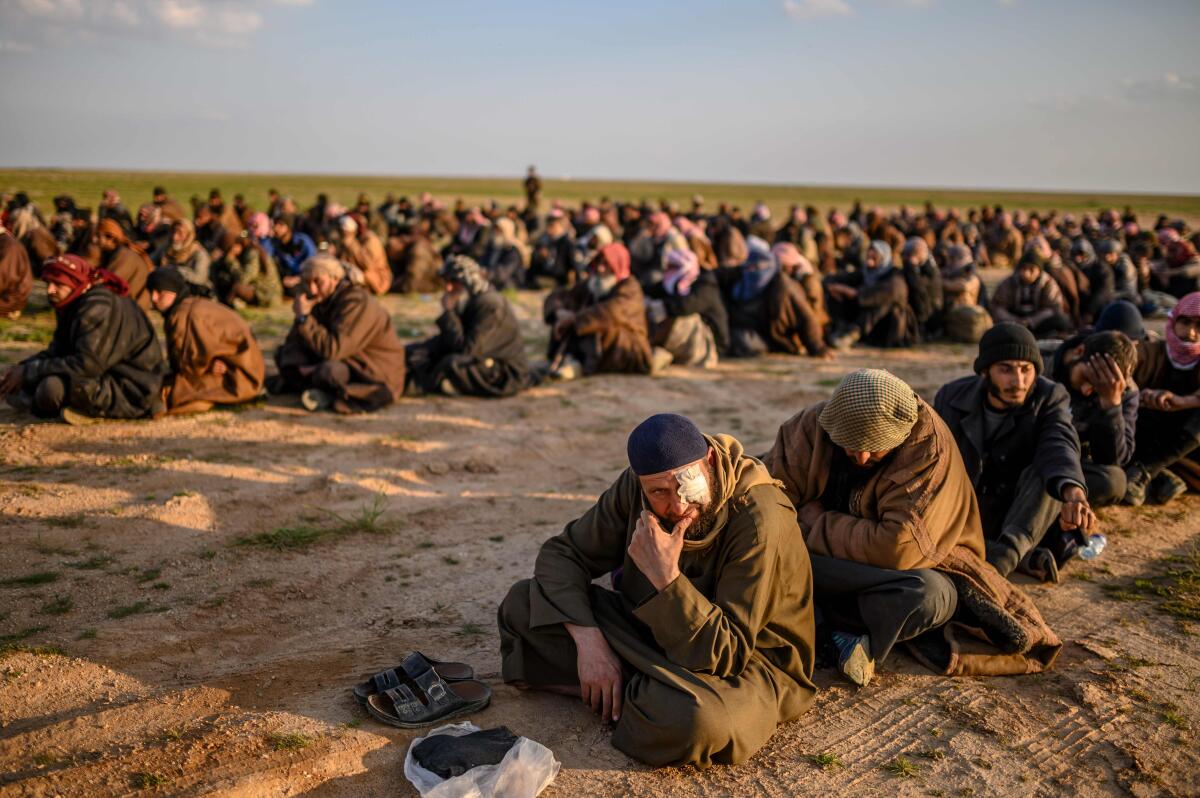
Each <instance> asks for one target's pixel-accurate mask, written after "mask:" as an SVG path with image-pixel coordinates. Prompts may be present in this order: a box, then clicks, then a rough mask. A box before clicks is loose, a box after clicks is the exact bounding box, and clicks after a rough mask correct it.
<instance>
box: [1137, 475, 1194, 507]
mask: <svg viewBox="0 0 1200 798" xmlns="http://www.w3.org/2000/svg"><path fill="white" fill-rule="evenodd" d="M1187 489H1188V486H1187V483H1186V482H1184V481H1183V480H1182V479H1180V478H1179V476H1178V475H1176V474H1175V473H1174V472H1172V471H1170V470H1165V471H1161V472H1160V473H1159V475H1158V476H1156V477H1155V478H1154V479H1152V480H1150V485H1149V486H1148V487H1147V488H1146V499H1147V500H1148V501H1149V502H1150V503H1151V504H1167V503H1168V502H1170V501H1171V500H1173V499H1176V498H1178V497H1180V496H1182V495H1183V494H1185V493H1187Z"/></svg>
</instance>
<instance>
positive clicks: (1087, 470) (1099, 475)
mask: <svg viewBox="0 0 1200 798" xmlns="http://www.w3.org/2000/svg"><path fill="white" fill-rule="evenodd" d="M1080 465H1081V466H1082V467H1083V481H1084V483H1085V484H1086V485H1087V492H1088V504H1090V505H1091V506H1093V507H1106V506H1108V505H1110V504H1117V503H1119V502H1120V501H1121V499H1122V498H1124V497H1125V482H1126V479H1125V469H1123V468H1121V467H1120V466H1115V465H1100V464H1099V463H1093V462H1090V461H1084V462H1083V463H1081V464H1080Z"/></svg>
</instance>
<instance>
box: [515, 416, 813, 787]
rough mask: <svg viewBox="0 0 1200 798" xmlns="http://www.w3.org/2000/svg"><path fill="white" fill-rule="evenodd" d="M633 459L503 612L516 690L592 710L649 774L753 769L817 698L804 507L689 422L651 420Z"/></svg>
mask: <svg viewBox="0 0 1200 798" xmlns="http://www.w3.org/2000/svg"><path fill="white" fill-rule="evenodd" d="M627 448H628V454H629V466H630V467H629V468H628V469H626V470H625V471H624V472H623V473H622V474H621V475H620V476H619V477H618V478H617V481H616V482H614V483H613V485H612V486H611V487H610V488H609V489H608V490H606V491H605V492H604V494H603V495H602V496H601V497H600V499H599V501H597V502H596V504H595V505H594V506H593V507H592V508H591V509H589V510H588V511H587V512H586V513H584V514H583V515H582V516H581V517H580V518H578V519H576V520H575V521H572V522H571V523H569V524H567V526H566V528H565V529H564V530H563V531H562V533H561V534H559V535H557V536H555V537H553V538H550V539H549V540H548V541H546V542H545V543H544V544H543V545H542V548H541V551H540V552H539V553H538V557H537V562H536V563H535V565H534V575H533V578H532V579H526V580H523V581H521V582H518V583H517V584H516V585H514V586H513V588H512V590H510V591H509V594H508V596H507V597H506V598H505V599H504V602H503V603H502V604H501V606H500V611H499V618H498V622H499V627H500V653H501V657H502V661H503V666H502V673H503V676H504V680H505V681H506V682H510V683H514V684H516V685H518V686H520V687H528V688H538V689H543V690H549V691H552V692H557V693H564V694H567V695H572V696H577V697H580V698H582V699H583V701H584V703H585V704H587V705H588V706H589V707H590V708H591V709H592V710H593V711H594V712H596V713H598V714H599V715H600V716H601V718H602V719H603V720H604V721H606V722H611V723H612V724H613V725H614V729H613V736H612V743H613V745H614V746H616V747H617V748H618V749H619V750H621V751H623V752H625V753H626V754H628V755H630V756H632V757H635V758H637V759H640V760H642V761H643V762H646V763H648V764H650V765H655V766H658V765H684V764H693V765H697V766H700V767H707V766H708V765H711V764H712V763H714V762H722V763H737V762H743V761H745V760H746V759H748V758H749V757H750V756H751V755H753V754H754V753H755V752H756V751H757V750H758V749H759V748H761V747H762V746H763V745H764V744H765V743H766V742H767V740H768V739H770V737H771V735H772V734H773V733H774V731H775V727H776V726H777V725H778V724H779V723H783V722H786V721H789V720H793V719H795V718H796V717H798V716H799V715H800V714H801V713H802V712H804V711H805V710H806V709H808V707H809V706H810V705H811V703H812V699H813V695H814V693H815V692H816V688H815V687H814V686H813V683H812V671H813V657H814V654H813V635H814V629H813V606H812V571H811V568H810V566H809V561H808V553H807V550H806V549H805V546H804V540H803V538H802V537H801V535H800V530H799V528H798V526H797V524H796V511H795V508H794V507H793V506H792V504H791V502H789V501H788V499H787V497H786V496H785V495H784V493H783V491H782V490H781V489H780V486H779V483H778V482H776V481H775V480H774V479H772V477H771V475H770V474H769V473H767V470H766V468H765V467H764V466H763V464H762V463H761V462H759V461H758V460H756V459H755V458H753V457H750V456H748V455H746V454H745V452H744V451H743V448H742V445H741V444H740V443H739V442H738V441H736V440H735V439H733V438H732V437H730V436H728V435H713V436H710V435H704V434H703V433H701V432H700V430H699V429H698V428H697V427H696V425H695V424H693V423H692V422H691V421H689V420H688V419H686V418H684V417H683V416H679V415H675V414H672V413H662V414H659V415H655V416H651V417H650V418H648V419H646V420H645V421H644V422H642V423H641V424H640V425H639V426H638V427H637V428H636V429H635V430H634V431H633V433H632V434H631V435H630V436H629V442H628V447H627ZM605 574H610V575H611V578H612V586H613V589H612V590H609V589H607V588H605V587H601V586H599V585H596V584H593V583H592V580H594V579H596V578H597V577H600V576H603V575H605Z"/></svg>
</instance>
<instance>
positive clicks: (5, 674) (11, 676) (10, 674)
mask: <svg viewBox="0 0 1200 798" xmlns="http://www.w3.org/2000/svg"><path fill="white" fill-rule="evenodd" d="M24 675H25V671H23V670H21V669H20V668H5V669H4V670H3V671H0V678H3V679H4V683H5V684H8V683H9V682H15V681H16V680H17V679H20V678H21V677H22V676H24Z"/></svg>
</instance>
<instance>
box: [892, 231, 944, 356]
mask: <svg viewBox="0 0 1200 798" xmlns="http://www.w3.org/2000/svg"><path fill="white" fill-rule="evenodd" d="M900 261H901V264H902V268H903V272H904V281H905V283H906V284H907V285H908V304H909V306H910V307H912V309H913V315H914V316H916V318H917V324H919V325H920V327H921V336H922V338H924V339H925V340H933V339H934V338H936V337H938V336H939V335H941V332H942V306H943V303H944V295H943V290H942V272H941V270H940V269H939V268H938V265H937V262H936V261H934V259H933V253H932V252H930V251H929V244H928V243H927V242H926V241H925V239H923V238H921V237H920V236H913V237H911V238H909V239H908V240H907V241H905V242H904V248H903V249H901V250H900Z"/></svg>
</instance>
